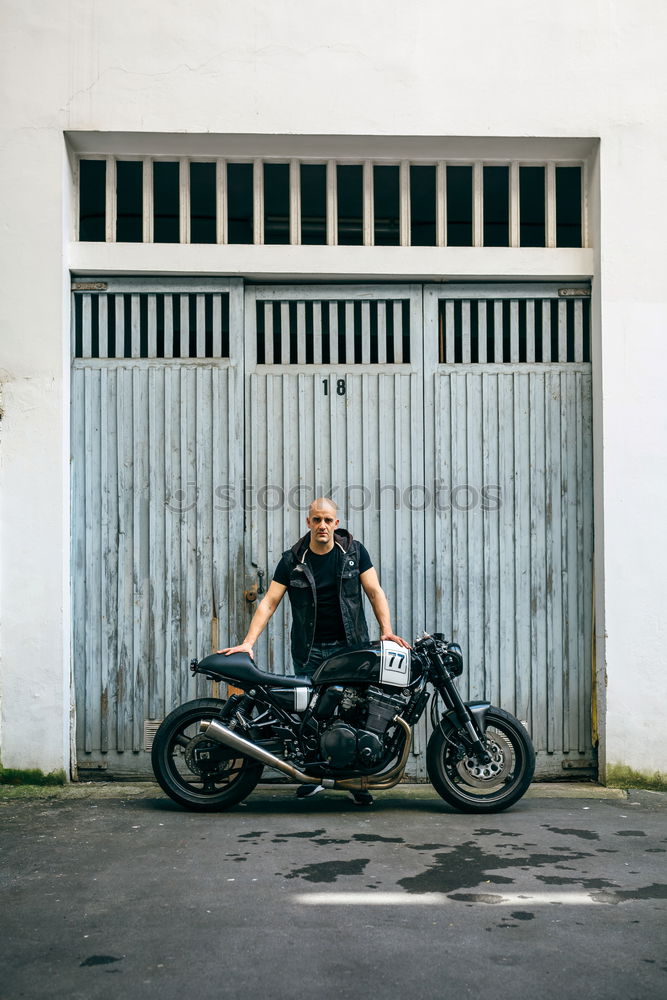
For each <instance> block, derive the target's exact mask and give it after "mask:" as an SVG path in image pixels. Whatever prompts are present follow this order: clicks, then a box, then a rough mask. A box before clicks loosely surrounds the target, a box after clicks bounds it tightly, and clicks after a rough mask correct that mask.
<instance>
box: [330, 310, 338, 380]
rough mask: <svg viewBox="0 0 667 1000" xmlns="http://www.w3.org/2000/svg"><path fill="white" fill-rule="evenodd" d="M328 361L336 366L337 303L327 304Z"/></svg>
mask: <svg viewBox="0 0 667 1000" xmlns="http://www.w3.org/2000/svg"><path fill="white" fill-rule="evenodd" d="M329 359H330V361H331V364H332V365H337V364H338V303H337V302H330V303H329Z"/></svg>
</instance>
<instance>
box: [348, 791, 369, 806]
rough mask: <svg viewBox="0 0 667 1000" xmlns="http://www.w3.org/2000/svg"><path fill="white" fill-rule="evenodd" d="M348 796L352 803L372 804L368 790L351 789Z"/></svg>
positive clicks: (360, 804)
mask: <svg viewBox="0 0 667 1000" xmlns="http://www.w3.org/2000/svg"><path fill="white" fill-rule="evenodd" d="M349 796H350V798H351V799H352V801H353V802H354V804H355V805H357V806H372V805H373V796H372V795H371V793H370V792H364V791H361V790H360V791H352V790H350V792H349Z"/></svg>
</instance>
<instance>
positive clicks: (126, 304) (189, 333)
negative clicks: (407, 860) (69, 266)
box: [72, 280, 593, 778]
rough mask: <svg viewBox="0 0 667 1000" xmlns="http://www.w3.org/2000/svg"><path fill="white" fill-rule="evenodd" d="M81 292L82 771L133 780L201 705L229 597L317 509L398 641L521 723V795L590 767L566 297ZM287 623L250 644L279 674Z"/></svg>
mask: <svg viewBox="0 0 667 1000" xmlns="http://www.w3.org/2000/svg"><path fill="white" fill-rule="evenodd" d="M91 284H92V285H94V284H95V283H85V286H84V287H79V288H78V289H76V290H75V292H74V321H73V350H74V363H73V373H72V441H73V447H72V455H73V601H74V637H73V639H74V676H75V682H76V701H77V748H78V749H77V753H78V759H79V763H80V765H82V766H84V767H85V766H87V767H88V768H92V769H96V768H99V767H102V768H104V767H106V768H107V769H108V771H109V772H113V773H118V774H141V773H145V772H146V770H147V766H148V757H147V753H146V749H145V748H146V746H148V745H149V744H150V737H151V733H152V731H153V729H154V727H155V725H156V724H157V721H158V720H159V719H160V718H162V717H163V716H164V714H165V713H166V712H167V711H169V710H170V709H171V708H172V707H173V706H174V705H175V704H177V703H178V702H179V701H182V700H184V699H185V698H188V697H193V696H195V695H196V694H200V693H202V692H203V691H204V690H206V688H205V686H204V687H202V682H199V686H198V685H197V684H195V683H194V682H193V681H192V680H191V679H190V676H189V672H188V670H187V664H188V660H189V659H190V657H191V656H193V655H203V654H204V653H206V652H207V651H208V650H209V649H210V648H211V646H217V645H218V643H220V644H222V643H224V642H226V641H230V642H231V641H234V640H236V639H238V638H240V637H241V636H242V634H243V632H244V631H245V627H246V625H247V622H248V621H249V619H250V616H251V614H252V611H253V609H254V605H253V603H249V602H248V601H247V600H246V599H245V597H244V591H247V590H248V589H251V588H252V587H253V585H255V584H257V582H258V581H259V580H261V581H262V582H263V585H264V586H266V584H267V582H268V580H269V579H270V575H271V573H272V571H273V569H274V566H275V563H276V562H277V560H278V558H279V557H280V553H281V552H282V550H283V548H284V547H286V545H287V544H289V543H291V542H292V541H293V540H294V539H295V538H296V537H298V535H299V534H300V533H301V532H302V531H303V530H305V527H304V518H305V513H306V508H307V504H308V502H309V500H310V499H312V497H313V496H315V495H319V494H321V493H327V494H332V495H333V496H334V498H335V499H336V500H337V501H338V503H339V505H340V513H341V520H342V521H343V522H344V523H345V524H346V525H347V526H348V527H350V529H351V530H352V532H353V533H354V534H355V536H358V537H360V538H362V539H363V541H364V542H365V544H366V545H367V547H368V548H369V550H370V552H371V555H372V557H373V560H374V562H375V564H376V566H377V567H378V570H379V573H380V576H381V580H382V582H383V585H384V587H385V589H386V591H387V594H388V597H389V600H390V604H391V606H392V614H393V618H394V624H395V627H396V629H397V630H399V631H400V632H402V633H403V634H404V635H406V636H414V635H415V634H417V633H418V632H419V631H421V630H422V629H427V630H436V629H437V630H440V631H444V632H446V633H447V634H449V635H452V636H453V637H454V638H456V639H457V640H458V641H459V642H461V643H462V645H463V646H464V649H465V651H466V653H467V657H468V663H469V671H468V674H467V676H466V677H465V678H464V679H463V686H464V689H465V691H466V693H467V694H470V695H471V696H475V697H484V696H485V697H489V698H490V699H491V700H493V701H494V702H496V703H498V704H501V705H502V706H504V707H506V708H507V709H509V710H510V711H513V712H515V713H516V714H517V715H519V717H520V718H522V719H524V720H526V723H527V724H528V726H529V729H530V730H531V733H532V735H533V739H534V742H535V744H536V747H537V749H538V773H542V774H544V775H553V774H562V773H566V772H565V771H564V770H563V768H564V765H565V766H569V765H570V764H572V763H574V764H575V765H576V766H577V768H578V769H579V768H581V767H582V766H585V765H590V763H591V760H592V750H591V731H590V701H591V694H590V687H591V607H592V601H591V591H592V568H591V566H592V548H593V540H592V494H591V387H590V386H591V383H590V378H591V375H590V356H589V353H590V348H589V339H588V338H589V334H588V320H589V317H588V301H587V298H586V294H585V293H586V289H567V290H564V289H562V288H560V289H559V288H558V287H557V286H548V287H547V286H544V287H536V286H534V285H533V286H527V287H520V286H499V287H495V288H493V287H489V286H486V287H477V288H476V287H472V286H465V287H462V288H454V287H452V286H427V287H422V286H418V285H417V286H415V285H386V286H334V285H330V286H309V287H305V286H296V287H290V286H254V287H253V286H251V287H248V288H246V289H245V292H244V291H243V289H242V287H241V285H240V283H239V282H233V281H226V282H225V281H223V282H219V281H212V282H208V283H201V282H200V283H188V282H179V283H175V282H173V281H172V282H171V283H162V284H160V283H159V282H157V283H156V282H153V283H151V284H146V283H143V284H142V283H139V282H128V281H124V282H122V281H120V280H116V281H115V282H111V281H109V282H106V283H104V282H103V283H101V284H102V285H105V287H100V288H98V289H95V288H91V287H90V285H91ZM563 291H566V292H567V294H565V295H564V294H562V292H563ZM259 574H261V576H260V575H259ZM371 617H372V616H371ZM289 625H290V621H289V612H288V610H287V608H285V609H282V610H281V611H280V612H279V613H278V615H277V616H276V617H275V619H274V621H273V622H272V624H271V626H270V630H269V633H268V634H267V635H266V636H265V637H264V638H263V640H262V642H261V643H260V644H259V645H258V651H257V656H258V659H259V660H260V661H261V662H262V663H263V664H264V665H266V666H267V667H268V669H271V670H274V671H276V672H280V671H281V670H282V669H285V668H286V669H288V670H289V669H290V665H289V662H288V655H287V651H288V647H289V644H288V632H289ZM428 734H429V731H428V726H427V724H426V723H424V724H422V726H421V727H420V729H419V732H418V733H417V734H416V740H415V752H414V754H413V757H412V760H411V764H410V773H411V774H412V775H413V776H414V777H417V778H419V777H423V776H424V774H425V767H424V764H425V762H424V749H425V743H426V739H427V738H428ZM580 773H584V772H580Z"/></svg>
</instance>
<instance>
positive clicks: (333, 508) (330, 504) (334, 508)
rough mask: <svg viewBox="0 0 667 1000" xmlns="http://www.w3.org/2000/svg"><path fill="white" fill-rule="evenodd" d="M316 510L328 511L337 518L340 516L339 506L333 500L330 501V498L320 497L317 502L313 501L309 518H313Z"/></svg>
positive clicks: (309, 509) (309, 510)
mask: <svg viewBox="0 0 667 1000" xmlns="http://www.w3.org/2000/svg"><path fill="white" fill-rule="evenodd" d="M316 510H318V511H319V510H326V511H328V512H330V513H332V514H333V515H334V517H335V516H336V515H337V514H338V505H337V504H336V503H334V501H333V500H330V499H329V497H318V498H317V499H316V500H313V502H312V503H311V505H310V507H309V508H308V517H312V516H313V513H314V512H315V511H316Z"/></svg>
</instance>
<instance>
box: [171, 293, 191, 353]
mask: <svg viewBox="0 0 667 1000" xmlns="http://www.w3.org/2000/svg"><path fill="white" fill-rule="evenodd" d="M178 299H179V310H180V327H181V339H180V344H179V351H178V357H179V358H189V357H190V296H189V295H187V294H181V295H179V296H178ZM174 346H176V345H174Z"/></svg>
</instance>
